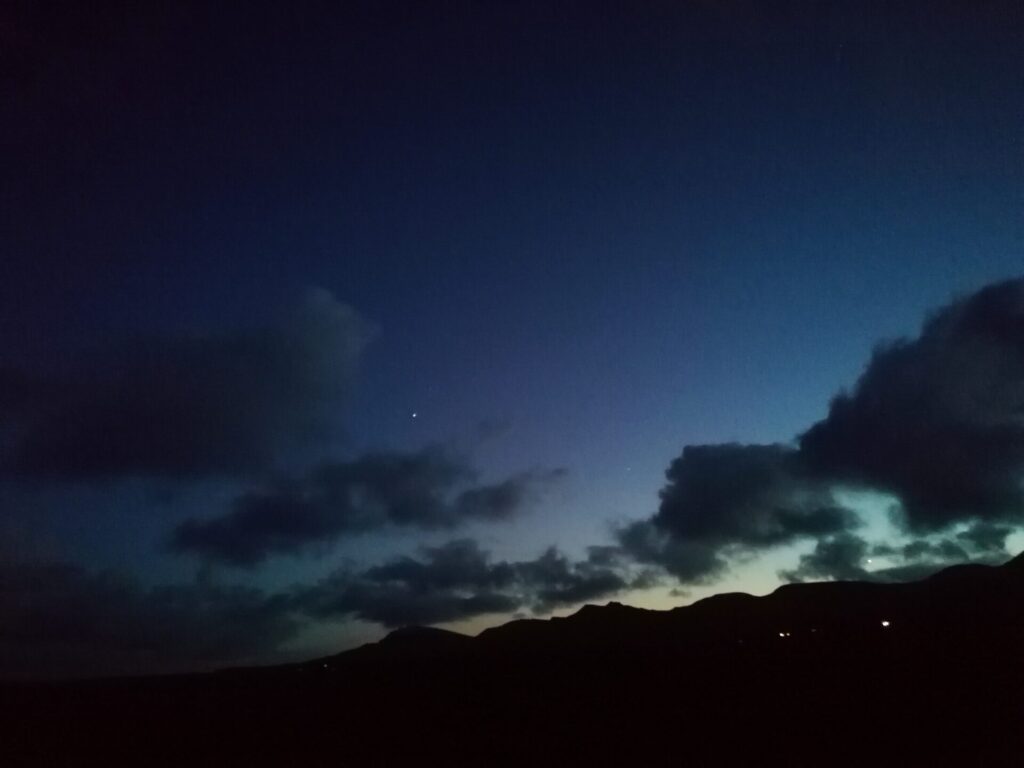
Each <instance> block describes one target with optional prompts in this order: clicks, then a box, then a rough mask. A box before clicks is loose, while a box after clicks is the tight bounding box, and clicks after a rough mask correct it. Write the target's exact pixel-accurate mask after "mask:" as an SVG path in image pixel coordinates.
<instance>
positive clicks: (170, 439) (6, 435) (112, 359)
mask: <svg viewBox="0 0 1024 768" xmlns="http://www.w3.org/2000/svg"><path fill="white" fill-rule="evenodd" d="M369 333H370V332H369V330H368V327H367V325H366V323H365V322H363V321H362V320H361V319H360V317H359V316H358V315H357V314H356V313H355V312H354V311H353V310H352V309H351V308H349V307H348V306H346V305H344V304H341V303H339V302H338V301H336V300H335V299H334V298H333V297H331V296H330V295H329V294H327V293H326V292H323V291H313V292H311V293H310V294H309V295H308V296H307V297H306V299H305V301H304V302H303V304H302V305H301V307H300V308H299V310H298V311H297V312H296V313H295V314H294V315H293V316H292V317H290V318H288V320H287V321H286V322H284V323H282V324H281V325H280V326H279V327H274V328H266V329H262V330H256V331H244V332H237V333H232V334H225V335H220V336H213V335H202V336H194V337H188V338H170V337H155V338H147V339H141V340H137V341H135V342H133V343H130V344H126V345H123V346H121V347H118V348H111V349H106V350H100V351H98V352H96V353H95V354H94V355H93V356H92V357H91V358H90V359H89V360H88V361H87V362H85V363H83V364H80V365H77V366H74V367H73V369H72V370H69V371H65V372H64V373H62V374H59V375H57V374H54V375H46V376H42V375H40V376H32V375H29V374H24V373H20V372H15V371H6V372H2V373H0V416H2V417H3V419H4V426H3V431H2V432H0V452H2V453H0V472H3V473H4V474H6V475H8V476H13V477H15V478H23V479H24V478H36V477H39V478H46V479H57V480H92V479H104V478H117V477H123V476H165V477H194V476H210V475H237V474H244V473H250V472H255V471H260V470H264V469H266V468H267V467H269V466H271V465H272V464H273V462H274V459H275V458H276V457H277V456H278V455H279V453H280V452H281V451H284V450H287V449H289V448H294V447H296V446H298V445H302V444H304V443H306V442H307V441H310V440H312V439H315V438H317V437H326V436H328V435H327V434H326V433H327V432H328V431H329V428H330V425H332V424H333V423H334V421H335V420H336V419H337V416H338V406H339V405H340V403H341V402H343V400H344V397H345V395H346V393H347V392H348V390H349V388H350V385H351V380H352V376H353V371H354V367H355V365H356V361H357V358H358V356H359V354H360V351H361V350H362V348H363V346H364V344H365V342H366V340H367V338H368V336H369Z"/></svg>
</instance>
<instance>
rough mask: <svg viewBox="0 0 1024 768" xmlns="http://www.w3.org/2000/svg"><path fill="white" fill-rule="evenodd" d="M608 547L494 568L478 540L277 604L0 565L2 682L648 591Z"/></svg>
mask: <svg viewBox="0 0 1024 768" xmlns="http://www.w3.org/2000/svg"><path fill="white" fill-rule="evenodd" d="M606 555H607V553H602V552H601V551H600V548H598V549H595V550H594V551H592V552H591V556H589V557H587V558H586V559H584V560H581V561H578V562H573V561H571V560H569V558H567V557H566V556H565V555H564V554H562V553H561V552H559V551H558V550H557V549H555V548H553V547H552V548H549V549H548V550H547V551H545V552H544V553H543V554H542V555H541V556H540V557H538V558H536V559H534V560H526V561H515V562H509V561H493V560H492V559H491V557H490V555H489V553H488V552H486V551H484V550H482V549H481V548H480V547H479V545H478V544H477V543H476V542H475V541H473V540H471V539H459V540H455V541H451V542H449V543H447V544H444V545H442V546H439V547H425V548H423V549H422V550H421V552H420V554H419V556H418V557H399V558H395V559H393V560H390V561H388V562H385V563H383V564H381V565H376V566H372V567H369V568H366V569H363V570H361V571H348V570H339V571H336V572H334V573H333V574H331V575H330V576H328V577H326V578H324V579H323V580H321V581H320V582H318V583H315V584H310V585H297V586H294V587H292V588H290V589H289V590H287V591H283V592H281V593H278V594H273V595H271V594H267V593H265V592H263V591H261V590H259V589H254V588H247V587H238V586H231V587H227V586H220V585H217V584H214V583H212V582H210V581H208V580H201V581H198V582H196V583H193V584H183V585H182V584H179V585H171V586H157V587H146V586H143V585H141V584H139V583H137V582H135V581H133V580H130V579H126V578H123V577H121V576H119V575H116V574H113V573H108V572H99V573H97V572H91V571H88V570H86V569H84V568H81V567H78V566H75V565H69V564H65V563H60V564H43V565H39V564H20V565H8V566H3V567H0V615H2V616H3V617H4V620H3V622H2V623H0V678H19V677H34V678H58V677H65V676H95V675H113V674H135V673H149V672H153V671H164V672H171V671H184V670H193V669H202V668H212V667H217V666H225V665H233V664H241V663H247V662H253V661H259V662H263V663H265V662H267V661H268V660H270V659H272V658H273V657H274V655H275V654H277V653H279V652H280V648H281V646H282V645H283V644H284V643H286V642H287V641H289V640H291V639H293V638H295V637H297V636H298V635H299V634H300V632H301V631H302V629H303V628H304V627H306V626H308V625H309V623H310V622H315V621H317V620H322V619H337V618H358V619H361V620H364V621H368V622H373V623H376V624H380V625H382V626H384V627H388V628H391V627H399V626H405V625H411V624H436V623H443V622H449V621H457V620H460V619H467V618H471V617H474V616H481V615H487V614H512V613H514V612H516V611H519V610H524V609H525V610H529V611H531V612H532V613H534V614H543V613H547V612H549V611H551V610H554V609H555V608H559V607H563V606H569V605H575V604H577V603H581V602H585V601H588V600H599V599H602V598H605V597H607V596H610V595H613V594H616V593H618V592H622V591H624V590H627V589H630V588H634V587H643V586H649V585H650V576H649V574H646V573H644V572H642V571H637V570H636V569H635V568H633V567H631V566H629V565H628V564H625V563H623V562H622V561H621V560H620V559H619V558H617V557H615V558H609V557H607V556H606Z"/></svg>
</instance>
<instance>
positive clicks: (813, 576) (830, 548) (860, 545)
mask: <svg viewBox="0 0 1024 768" xmlns="http://www.w3.org/2000/svg"><path fill="white" fill-rule="evenodd" d="M867 554H868V544H867V542H866V541H864V540H863V539H862V538H860V537H859V536H854V535H852V534H849V533H840V534H836V535H835V536H829V537H828V538H825V539H821V540H819V541H818V543H817V544H816V545H815V547H814V550H813V551H811V552H810V553H808V554H806V555H801V556H800V563H799V565H797V567H796V568H795V569H794V570H792V571H780V572H779V577H780V578H782V579H784V580H786V581H820V580H826V579H836V580H840V581H864V580H866V579H868V578H869V574H868V572H867V571H866V570H865V569H864V567H863V563H864V560H865V559H866V558H867Z"/></svg>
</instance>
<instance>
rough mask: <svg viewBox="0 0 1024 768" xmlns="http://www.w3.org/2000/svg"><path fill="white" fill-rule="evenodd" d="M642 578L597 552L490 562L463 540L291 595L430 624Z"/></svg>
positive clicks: (310, 603)
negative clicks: (577, 557)
mask: <svg viewBox="0 0 1024 768" xmlns="http://www.w3.org/2000/svg"><path fill="white" fill-rule="evenodd" d="M645 578H646V575H645V574H643V573H635V572H632V571H631V570H630V569H628V568H625V567H622V565H621V564H619V563H609V562H608V561H607V559H604V558H602V556H601V554H597V555H594V554H593V553H592V554H591V556H590V557H588V558H587V559H585V560H582V561H579V562H571V561H570V560H569V559H568V558H567V557H566V556H565V555H564V554H562V553H561V552H559V551H558V550H557V549H555V548H553V547H552V548H550V549H548V550H547V551H546V552H544V554H542V555H541V556H540V557H538V558H537V559H535V560H527V561H518V562H508V561H498V562H492V560H491V558H490V555H489V553H487V552H486V551H484V550H482V549H480V547H479V545H478V544H477V543H476V542H475V541H473V540H470V539H460V540H456V541H452V542H449V543H448V544H445V545H443V546H440V547H425V548H424V549H423V550H422V552H421V555H420V557H418V558H412V557H402V558H398V559H396V560H393V561H391V562H389V563H386V564H384V565H379V566H375V567H373V568H369V569H367V570H365V571H362V572H359V573H353V572H351V571H338V572H336V573H334V574H332V575H331V576H329V577H328V578H326V579H324V580H323V581H321V582H320V583H319V584H317V585H315V586H313V587H311V588H309V589H307V590H304V591H303V592H302V593H301V594H300V595H299V597H298V603H299V604H300V605H301V606H302V608H303V610H305V611H307V612H308V613H310V614H311V615H313V616H316V617H319V618H334V617H352V618H358V619H363V620H364V621H372V622H376V623H379V624H382V625H384V626H386V627H397V626H402V625H405V624H434V623H441V622H448V621H456V620H459V619H467V618H471V617H473V616H479V615H484V614H489V613H512V612H514V611H517V610H520V609H523V608H528V609H530V610H531V611H532V612H534V613H545V612H548V611H551V610H553V609H555V608H558V607H561V606H565V605H574V604H577V603H581V602H586V601H588V600H598V599H601V598H605V597H608V596H610V595H613V594H616V593H618V592H622V591H624V590H626V589H630V588H633V587H634V586H636V585H638V584H641V585H645V586H646V585H647V584H646V582H645V581H644V580H645Z"/></svg>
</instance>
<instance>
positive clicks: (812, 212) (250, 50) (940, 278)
mask: <svg viewBox="0 0 1024 768" xmlns="http://www.w3.org/2000/svg"><path fill="white" fill-rule="evenodd" d="M102 5H103V6H104V7H102V8H94V7H91V6H82V7H79V8H76V9H74V10H70V11H69V10H67V9H59V8H57V7H52V8H51V7H48V4H46V3H42V4H27V6H26V7H25V8H24V9H22V10H18V9H15V10H11V9H7V10H4V11H0V51H2V53H0V78H2V79H0V146H2V147H3V150H2V152H3V157H4V161H3V166H4V170H3V172H2V174H0V194H2V197H0V254H2V256H0V367H2V368H4V369H10V370H31V371H53V370H61V369H63V367H65V366H68V365H70V364H71V363H69V361H79V360H89V359H92V357H93V356H94V355H95V354H97V353H96V350H102V349H109V348H111V347H113V346H116V345H117V344H118V343H120V342H121V340H122V339H125V338H142V339H147V338H153V337H159V338H177V337H187V336H193V337H195V336H201V337H205V336H218V335H221V334H231V333H235V332H237V331H238V330H239V329H247V328H260V327H265V326H273V325H274V324H275V323H277V322H279V318H281V317H284V316H288V313H289V312H291V311H292V308H293V307H295V306H296V305H297V304H299V303H301V302H302V301H303V296H308V295H310V291H321V292H324V291H326V292H328V293H329V294H330V296H332V297H334V300H337V301H338V302H343V303H344V304H345V305H347V306H349V307H351V308H352V309H353V310H354V311H355V312H357V313H358V315H359V316H360V317H361V318H363V319H364V320H365V322H366V323H367V325H368V326H371V327H372V328H373V329H374V330H373V332H372V333H370V334H368V338H369V341H367V343H366V346H365V349H364V351H363V352H362V354H360V355H359V356H358V363H357V365H356V368H355V372H354V374H353V375H352V381H351V393H350V394H349V396H348V397H347V399H346V401H345V403H344V404H343V405H341V406H339V409H338V413H337V416H338V424H339V425H340V426H338V427H337V429H336V430H335V431H333V432H331V434H330V435H329V440H328V441H327V442H326V443H318V446H319V447H318V448H316V449H313V448H309V447H308V446H307V447H304V448H301V449H298V448H297V449H296V450H295V452H294V453H291V454H288V455H286V456H285V457H284V458H283V459H281V460H280V461H279V463H278V465H277V467H276V470H277V471H284V472H290V473H292V474H295V475H301V474H302V473H303V472H305V471H307V470H308V468H309V467H310V466H313V465H314V464H316V463H317V462H320V461H325V460H329V459H345V458H352V457H356V456H360V455H363V454H364V453H365V452H366V451H394V452H416V451H420V450H421V449H423V448H424V447H426V446H429V445H443V446H447V447H448V448H449V449H451V450H454V451H458V452H460V455H464V456H466V457H467V460H468V461H470V462H471V464H472V465H473V466H474V467H476V468H477V469H478V470H479V472H480V482H482V483H488V482H497V481H500V480H501V479H502V478H505V477H508V476H510V475H515V474H516V473H521V472H526V471H531V472H534V473H544V472H546V471H548V470H552V469H555V468H564V469H565V470H566V472H565V473H564V476H563V475H561V474H559V476H558V477H557V478H554V479H552V480H551V481H550V482H548V481H544V483H543V484H542V485H543V488H542V489H540V490H539V491H538V494H539V498H538V499H537V500H536V501H535V503H532V504H530V505H528V506H529V508H528V509H525V510H524V511H523V512H522V514H518V515H515V516H514V517H512V518H511V519H509V520H505V521H501V522H498V523H494V524H489V523H485V522H480V521H477V522H472V523H469V524H467V525H466V526H465V527H460V528H459V529H458V530H457V531H453V530H449V529H446V528H442V529H435V530H420V529H418V528H415V527H413V528H399V529H394V528H386V529H381V530H373V531H370V532H368V533H361V534H359V535H353V536H348V535H342V536H339V537H337V538H336V539H334V540H332V541H330V542H328V543H326V544H325V546H324V547H322V548H320V549H319V550H318V551H316V552H313V553H309V552H306V553H302V554H296V555H291V554H282V555H275V556H271V557H269V558H267V559H266V561H265V562H262V563H260V564H259V565H258V566H257V567H245V568H238V567H232V566H230V565H226V566H225V565H222V564H216V565H212V564H210V563H209V562H205V563H204V562H203V560H202V558H201V557H196V556H192V555H188V554H184V555H183V554H181V553H178V552H172V551H170V550H169V549H168V547H167V540H168V537H169V536H170V535H171V531H172V530H174V529H175V527H176V526H178V525H180V524H181V523H182V521H184V520H186V519H189V518H194V519H207V518H212V517H216V516H217V515H219V514H222V513H223V510H224V509H225V508H226V506H227V505H228V504H229V502H230V501H231V499H232V498H234V497H235V496H236V495H237V494H238V493H239V492H240V491H241V490H242V489H244V488H246V487H250V486H251V485H252V480H251V478H246V479H245V480H244V481H243V480H239V479H238V478H237V477H234V478H224V477H204V478H201V479H183V478H181V477H166V476H165V477H152V476H146V474H145V473H141V476H140V474H139V473H135V474H133V473H127V474H126V475H125V476H118V477H115V478H109V477H107V478H103V479H102V480H96V479H88V480H86V481H82V480H80V479H79V480H75V481H65V480H64V479H54V478H52V477H49V478H43V479H39V478H29V477H26V476H24V475H19V473H18V472H17V471H14V472H8V473H7V475H6V477H5V479H3V480H2V483H0V504H2V506H0V536H2V538H3V543H2V544H0V558H2V559H3V561H5V562H6V563H7V564H8V565H11V566H18V567H20V566H23V565H26V564H29V565H30V564H41V563H49V562H63V563H75V564H78V565H80V566H82V567H83V568H84V569H86V570H87V571H89V572H97V573H99V572H105V571H108V570H109V571H111V572H116V573H119V574H124V575H127V576H128V577H130V578H133V579H136V580H138V582H139V583H141V584H144V585H160V584H188V583H192V582H194V581H195V579H196V578H197V573H199V574H200V578H201V579H209V578H213V579H218V580H220V581H221V582H223V583H228V584H243V585H247V586H252V587H258V588H260V589H265V590H270V591H273V590H280V589H287V588H290V587H291V585H293V584H301V583H310V582H313V581H315V580H318V579H321V578H323V577H324V575H325V574H328V573H330V572H332V571H334V570H335V569H336V568H338V566H339V564H341V563H343V562H346V563H349V564H350V567H353V568H365V567H370V566H373V565H375V564H377V563H381V562H385V561H389V559H390V558H394V557H397V556H400V555H415V554H416V552H417V551H418V548H420V547H423V546H439V545H441V544H443V543H444V542H447V541H449V540H451V539H455V538H463V537H471V538H474V539H476V540H477V541H478V542H479V545H480V547H482V548H483V549H485V550H488V551H490V552H491V553H492V554H493V557H494V558H496V559H501V560H510V561H526V560H530V559H532V558H536V557H538V556H539V555H540V554H541V553H542V552H543V551H544V550H545V549H546V548H547V547H548V546H550V545H556V546H558V547H559V549H560V550H561V551H563V552H564V553H566V555H567V556H568V557H569V558H570V559H573V560H575V559H579V558H583V557H585V556H586V552H587V549H586V548H587V547H588V546H592V545H611V544H613V543H614V541H615V533H614V530H615V526H622V525H625V524H627V523H629V522H631V521H636V520H640V519H644V518H649V517H650V516H651V515H653V514H654V513H655V512H656V511H657V509H658V505H659V498H658V493H659V490H660V489H661V488H662V486H664V485H665V471H666V468H667V467H668V465H669V463H670V462H671V461H672V460H673V459H674V458H675V457H677V456H679V455H680V452H681V451H682V449H683V447H684V446H686V445H697V444H717V443H728V442H739V443H774V442H782V443H789V442H790V441H792V440H794V439H795V438H796V437H797V436H798V435H799V434H800V433H802V432H803V431H804V430H806V429H808V428H809V427H810V426H811V425H812V424H814V423H815V422H817V421H818V420H820V419H823V418H824V417H825V416H826V414H827V413H828V408H829V402H830V399H831V398H832V396H833V395H835V394H836V393H837V392H838V391H840V390H841V389H843V388H847V389H849V388H851V387H853V386H854V384H855V383H856V381H857V378H858V376H859V375H860V374H861V373H862V371H864V369H865V366H866V365H867V363H868V361H869V359H870V358H871V353H872V350H873V348H874V346H875V345H876V343H878V342H879V341H880V340H883V339H892V338H896V337H902V336H910V337H912V336H916V335H917V334H918V333H919V331H920V329H921V324H922V322H923V321H924V319H925V318H926V317H927V316H928V314H929V313H930V312H933V311H935V310H937V309H938V308H940V307H942V306H944V305H947V304H948V303H949V302H950V301H951V300H953V299H954V298H956V297H960V296H965V295H967V294H970V293H971V292H974V291H976V290H978V289H980V288H981V287H982V286H984V285H986V284H989V283H992V282H995V281H999V280H1004V279H1007V278H1011V277H1015V276H1017V275H1018V274H1020V273H1021V272H1022V271H1024V270H1022V269H1021V268H1022V266H1024V223H1022V222H1024V218H1022V212H1024V145H1022V142H1021V116H1022V115H1024V86H1022V83H1024V16H1022V12H1021V10H1020V7H1019V5H1018V4H1015V3H998V2H997V3H989V4H984V6H983V8H980V9H979V8H977V7H974V6H975V5H976V4H971V3H954V2H939V3H924V2H922V3H891V4H890V3H885V4H882V3H836V4H819V3H811V2H793V3H789V2H784V3H770V4H762V3H754V2H723V3H717V2H688V3H668V2H664V3H662V2H651V3H603V2H587V3H557V4H545V3H504V2H502V3H476V4H474V3H443V4H422V3H408V4H405V3H401V4H391V3H366V4H361V3H345V4H342V5H343V6H344V10H340V9H339V8H337V7H334V8H332V7H330V5H331V4H326V5H324V6H320V5H305V4H298V5H294V4H285V5H279V6H278V7H276V8H273V9H265V8H262V7H259V6H261V5H262V4H259V3H256V4H251V3H247V4H244V5H242V6H239V7H237V8H235V9H229V8H227V7H220V6H219V7H218V8H217V9H212V8H210V7H208V5H207V4H198V5H196V6H194V7H188V5H187V4H183V3H167V4H159V3H158V4H148V3H147V4H145V6H146V10H141V9H140V8H139V7H138V6H137V4H130V3H112V4H102ZM317 295H326V294H323V293H321V294H317ZM7 413H8V412H7V411H5V410H4V409H0V417H6V416H7ZM414 414H415V416H414ZM332 424H333V422H332ZM6 434H7V433H6V432H0V437H4V439H5V440H6V439H7V438H6ZM0 447H2V445H0ZM892 503H894V502H893V499H892V498H887V497H885V496H872V495H871V494H862V495H861V496H860V497H859V498H858V500H857V501H856V502H855V503H854V504H852V506H854V507H855V508H856V509H857V510H858V511H860V512H862V513H864V514H865V516H866V517H867V518H868V519H869V530H870V531H872V533H873V534H874V535H875V536H876V540H878V538H877V537H881V538H882V539H885V538H886V537H892V536H895V535H897V534H896V533H894V532H893V530H892V528H891V523H889V522H888V521H887V518H886V514H887V513H886V509H887V508H888V507H889V506H890V505H891V504H892ZM1010 542H1011V544H1013V543H1017V542H1019V538H1016V537H1011V539H1010ZM812 544H813V540H810V539H808V540H801V542H799V543H792V542H789V543H786V545H785V546H780V547H774V548H771V549H770V550H768V551H766V552H763V553H759V554H758V556H757V557H752V558H749V562H744V563H741V564H738V565H735V566H734V567H733V568H732V569H731V570H729V571H728V572H725V573H720V574H717V575H715V577H714V578H713V579H710V580H707V581H705V582H703V583H700V584H689V585H687V584H684V585H682V588H683V589H685V590H686V591H687V592H688V596H682V595H680V594H676V595H672V594H670V592H669V590H671V589H673V588H676V587H680V585H679V584H677V583H676V582H674V581H672V580H671V579H668V580H665V579H661V580H660V581H659V582H658V586H656V587H652V588H650V589H645V590H640V589H638V590H634V591H629V590H627V591H621V590H620V591H619V592H616V593H615V594H617V595H618V599H624V600H627V601H629V602H633V603H635V604H638V605H651V606H656V607H666V606H668V605H673V604H679V603H680V602H685V601H687V600H689V599H693V597H695V596H699V595H702V594H706V593H707V592H708V591H716V590H722V589H744V590H748V591H754V592H762V593H763V592H766V591H769V590H771V589H773V588H774V587H775V586H776V585H777V584H779V583H780V577H779V576H778V575H777V573H776V572H777V571H778V570H780V569H784V568H793V567H795V566H796V564H797V562H798V556H799V554H801V553H806V552H808V551H809V549H810V548H811V546H812ZM742 559H744V560H747V559H748V558H742ZM211 574H212V575H211ZM602 599H611V595H608V596H602ZM572 608H573V605H571V604H568V603H566V604H565V605H562V606H560V607H559V608H558V610H570V609H572ZM507 618H508V613H500V612H499V613H488V614H481V615H480V616H477V617H472V618H469V619H466V620H464V621H457V622H448V623H447V624H446V625H450V626H456V627H460V628H465V629H476V628H479V627H480V626H485V625H487V624H493V623H495V622H497V621H503V620H506V619H507ZM382 631H383V630H382V629H381V627H380V626H379V625H378V624H374V623H373V622H361V621H358V620H356V619H355V618H352V617H349V618H345V617H340V618H335V619H333V620H331V621H326V620H324V621H322V622H317V621H312V622H310V623H309V624H307V625H306V627H305V629H304V630H303V632H302V633H300V635H298V636H296V637H293V638H292V639H290V640H289V641H288V642H287V643H285V644H284V645H283V649H284V650H283V651H281V652H282V653H284V654H285V655H288V654H289V653H291V654H292V655H302V653H306V652H310V651H311V649H312V650H317V651H323V650H328V649H330V650H333V649H336V648H341V647H346V646H348V645H351V644H353V643H354V642H357V641H359V640H363V639H366V638H370V637H376V636H379V635H380V634H381V633H382ZM271 657H273V658H277V656H272V655H271V654H269V653H265V654H264V655H263V656H259V658H271Z"/></svg>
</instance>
